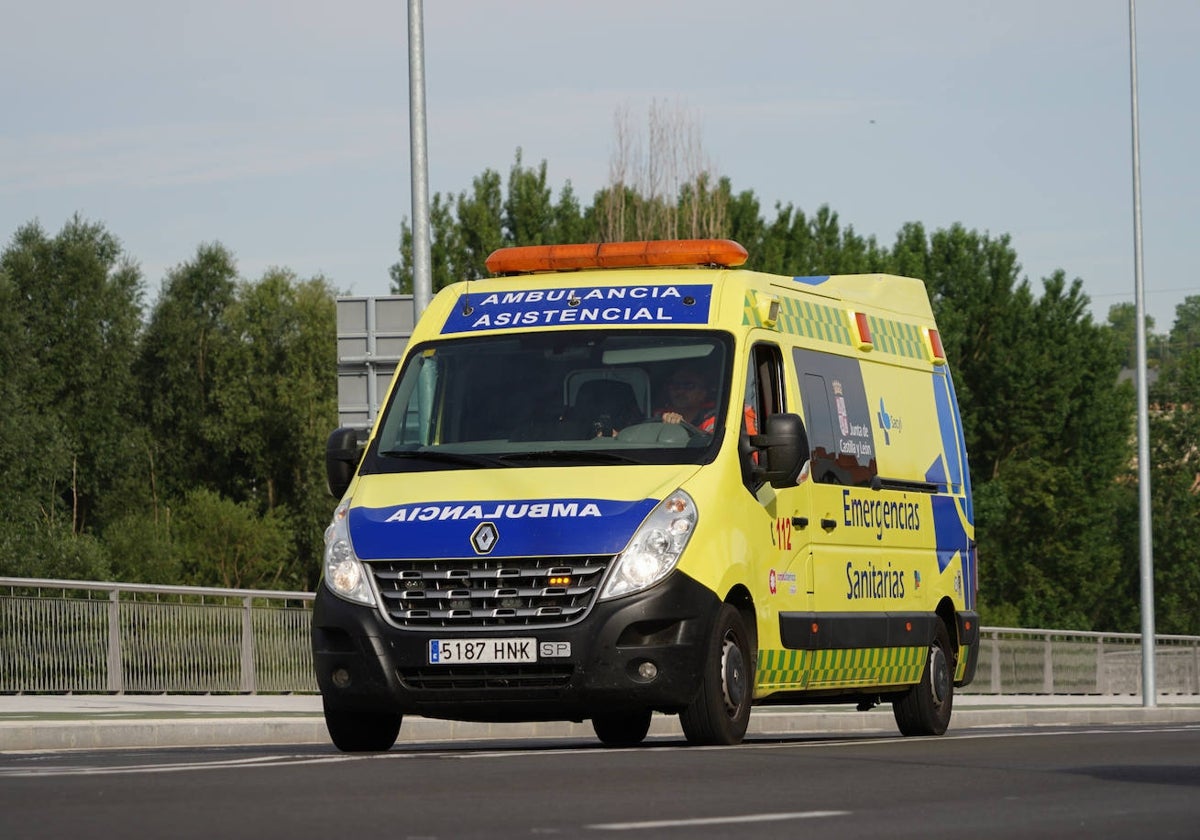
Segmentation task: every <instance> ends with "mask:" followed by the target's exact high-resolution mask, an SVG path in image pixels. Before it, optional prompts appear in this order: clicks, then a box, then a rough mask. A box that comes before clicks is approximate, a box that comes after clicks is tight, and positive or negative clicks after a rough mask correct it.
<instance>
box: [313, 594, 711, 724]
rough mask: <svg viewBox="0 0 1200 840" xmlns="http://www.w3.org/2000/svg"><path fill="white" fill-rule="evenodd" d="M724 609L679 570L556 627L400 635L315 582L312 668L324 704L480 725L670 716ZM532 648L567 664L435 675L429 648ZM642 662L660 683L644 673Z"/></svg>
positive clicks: (547, 661) (460, 668)
mask: <svg viewBox="0 0 1200 840" xmlns="http://www.w3.org/2000/svg"><path fill="white" fill-rule="evenodd" d="M719 606H720V600H719V599H718V598H717V596H716V594H714V593H713V592H712V591H711V590H709V589H708V588H706V587H704V586H702V585H701V584H699V583H697V582H696V581H694V580H692V579H691V578H689V577H688V576H686V575H684V574H682V573H681V572H675V573H673V574H672V575H670V576H669V577H668V578H667V579H666V580H665V581H663V582H662V583H660V584H658V585H657V586H655V587H653V588H651V589H650V590H648V591H646V592H642V593H638V594H636V595H631V596H628V597H624V598H618V599H615V600H612V601H602V602H597V603H596V604H594V605H593V606H592V608H591V610H590V611H589V612H588V614H587V615H586V617H585V618H583V619H582V620H581V621H579V622H577V623H575V624H571V625H568V626H559V627H525V626H509V627H486V628H484V627H480V628H475V629H473V630H458V629H456V630H454V631H449V630H410V629H404V630H401V629H398V628H396V627H393V626H392V625H390V624H389V623H388V622H387V621H385V620H384V618H383V616H382V615H381V614H380V611H379V610H378V609H377V608H375V607H365V606H359V605H355V604H351V603H348V602H346V601H343V600H342V599H340V598H338V597H337V596H335V595H333V594H332V593H331V592H329V590H328V589H327V588H326V587H325V586H324V585H323V584H322V585H321V586H320V587H319V588H318V592H317V598H316V603H315V605H314V608H313V624H312V642H313V665H314V667H315V669H316V675H317V683H318V685H319V686H320V688H321V695H322V697H323V699H324V703H325V706H326V707H327V708H331V709H347V710H362V711H392V712H401V713H404V714H417V715H421V716H424V717H431V718H448V719H453V720H475V721H518V720H584V719H587V718H590V717H592V716H594V715H595V714H598V713H601V712H605V713H612V712H614V711H620V710H622V709H646V708H650V709H655V710H658V711H663V712H676V711H678V710H680V709H681V708H683V707H684V706H686V705H687V704H688V703H690V702H691V700H692V698H693V697H694V696H695V694H696V691H697V690H698V688H699V685H700V678H701V674H702V668H703V663H704V658H705V655H706V650H705V646H706V640H707V639H708V637H709V631H710V630H711V626H712V622H713V620H714V619H715V617H716V614H717V608H718V607H719ZM489 636H494V637H497V638H508V637H523V638H530V637H532V638H536V639H537V641H538V642H539V644H540V643H555V642H558V643H561V642H567V643H570V651H571V653H570V656H568V657H555V658H541V657H539V661H538V662H537V663H535V664H521V665H500V664H497V665H473V664H467V665H453V666H451V665H430V664H428V649H429V640H430V639H433V638H440V639H446V638H454V637H463V638H487V637H489ZM645 662H652V663H654V665H655V667H656V668H657V675H656V676H655V677H654V678H653V679H646V678H645V677H643V676H641V675H640V674H639V667H640V666H641V665H642V664H643V663H645Z"/></svg>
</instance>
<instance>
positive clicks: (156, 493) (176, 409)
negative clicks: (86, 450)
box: [137, 243, 237, 511]
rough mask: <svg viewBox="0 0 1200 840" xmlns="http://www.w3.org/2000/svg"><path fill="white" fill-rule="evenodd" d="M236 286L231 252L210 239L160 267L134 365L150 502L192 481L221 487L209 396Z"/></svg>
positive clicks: (228, 468)
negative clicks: (147, 435)
mask: <svg viewBox="0 0 1200 840" xmlns="http://www.w3.org/2000/svg"><path fill="white" fill-rule="evenodd" d="M236 292H237V266H236V264H235V262H234V258H233V255H232V254H231V253H230V252H229V251H228V250H226V249H225V248H224V247H223V246H221V245H220V244H217V243H212V244H204V245H201V246H200V247H199V248H197V249H196V256H195V258H194V259H192V260H191V261H190V262H187V263H183V264H181V265H178V266H176V267H175V268H173V269H172V270H171V271H170V272H168V274H167V278H166V280H165V281H164V282H163V286H162V290H161V293H160V294H159V297H158V300H157V302H156V303H155V305H154V307H153V310H152V311H151V314H150V319H149V323H148V324H147V326H146V332H145V336H144V339H143V341H142V346H141V353H140V356H139V360H138V365H137V373H138V379H139V382H140V390H141V393H142V401H141V402H142V406H143V407H144V408H143V412H144V417H145V420H146V423H147V425H148V426H149V428H150V429H151V432H152V435H151V439H152V440H153V447H152V451H153V453H154V455H155V464H154V470H153V472H152V488H153V497H154V499H153V505H154V510H155V511H157V509H158V505H159V501H160V499H161V498H163V497H164V496H165V497H182V496H183V495H184V494H185V493H187V492H188V491H189V490H191V489H192V488H194V487H198V486H200V487H204V486H207V487H211V488H213V489H219V488H221V487H222V486H223V482H222V479H221V478H220V477H221V476H224V475H228V474H229V473H230V472H232V471H234V470H235V465H234V464H233V463H231V462H230V461H229V460H228V457H227V450H226V448H225V447H222V446H219V445H218V440H217V435H218V433H219V424H216V423H215V422H214V420H215V418H216V417H217V415H218V414H219V406H218V404H217V401H216V397H215V388H216V383H217V381H218V377H219V374H220V372H219V370H218V362H217V360H218V358H220V356H221V354H222V352H223V350H222V342H224V341H226V340H227V339H228V336H227V334H226V332H225V331H224V324H225V319H226V314H227V312H228V310H229V308H230V307H231V306H232V305H233V303H234V300H235V296H236Z"/></svg>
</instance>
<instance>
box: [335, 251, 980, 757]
mask: <svg viewBox="0 0 1200 840" xmlns="http://www.w3.org/2000/svg"><path fill="white" fill-rule="evenodd" d="M746 259H747V252H746V250H745V249H744V248H743V247H742V246H741V245H739V244H737V243H736V242H732V241H729V240H671V241H654V242H620V243H603V244H583V245H549V246H534V247H519V248H505V249H501V250H498V251H496V252H494V253H493V254H492V255H491V256H490V257H489V258H488V260H487V266H488V269H489V271H490V272H492V274H493V275H495V276H493V277H491V278H488V279H483V280H473V281H469V282H460V283H457V284H455V285H452V286H450V287H447V288H446V289H443V290H442V291H441V292H440V293H439V294H438V295H437V296H436V297H435V298H434V300H433V301H432V303H431V304H430V306H429V308H428V309H427V310H426V311H425V312H424V314H423V315H422V316H421V318H420V321H419V323H418V324H417V325H416V327H415V328H414V331H413V334H412V337H411V339H410V341H409V344H408V346H407V349H406V351H405V356H404V358H403V360H402V362H401V364H400V365H399V366H398V367H397V370H396V374H395V376H394V378H393V380H392V383H391V385H390V387H389V390H388V394H387V396H386V399H385V402H384V404H383V407H382V409H381V411H380V414H379V418H378V419H377V421H376V423H375V425H374V428H373V429H372V430H371V432H370V434H369V437H368V439H367V441H366V443H365V448H364V447H362V446H361V445H359V444H358V442H357V440H356V433H355V431H354V430H353V429H348V428H347V429H339V430H337V431H335V432H334V433H333V434H332V435H331V436H330V438H329V442H328V446H327V451H326V467H327V474H328V480H329V486H330V489H331V491H332V492H333V494H334V495H335V496H336V497H337V498H339V499H340V502H339V504H338V505H337V508H336V510H335V513H334V515H333V520H332V523H331V524H330V525H329V527H328V529H327V531H326V534H325V554H324V572H323V578H322V583H321V585H320V586H319V591H318V593H317V597H316V602H315V605H314V610H313V617H312V644H313V658H314V665H315V669H316V676H317V681H318V683H319V686H320V690H321V696H322V702H323V706H324V714H325V721H326V724H327V727H328V730H329V734H330V737H331V738H332V740H333V743H334V744H335V745H336V746H337V747H338V748H339V749H341V750H343V751H379V750H387V749H390V748H391V747H392V746H393V745H394V743H395V741H396V739H397V737H398V735H399V730H400V726H401V722H402V720H403V717H404V715H420V716H423V717H430V718H442V719H450V720H463V721H489V722H504V721H577V722H582V721H590V722H591V725H592V728H593V730H594V731H595V734H596V736H597V737H598V738H599V740H600V741H601V742H602V743H604V744H606V745H610V746H623V747H628V746H634V745H637V744H639V743H641V742H642V741H643V739H644V738H645V737H646V735H647V733H648V731H649V728H650V724H651V720H652V715H653V714H654V713H655V712H658V713H661V714H663V715H678V718H679V722H680V725H681V727H682V731H683V734H684V736H685V737H686V739H687V741H688V742H689V743H692V744H722V745H729V744H736V743H739V742H740V741H741V740H742V739H743V737H744V736H745V733H746V731H747V725H748V721H749V717H750V712H751V708H752V707H753V706H756V705H759V706H765V705H771V704H788V705H796V704H812V703H820V704H831V703H839V704H840V703H846V704H852V705H855V706H857V708H858V709H859V710H861V711H864V712H865V711H868V710H870V709H872V708H873V707H875V706H877V705H880V704H891V706H892V710H893V713H894V717H895V721H896V724H897V725H898V728H899V731H900V732H901V733H903V734H904V735H940V734H942V733H943V732H945V730H946V728H947V726H948V724H949V722H950V716H951V710H952V707H953V703H954V689H955V688H956V687H961V686H963V685H966V684H967V683H969V682H970V681H971V679H972V677H973V675H974V672H975V667H976V662H977V660H978V655H979V617H978V614H977V612H976V606H975V604H976V600H975V599H976V584H977V566H976V558H977V552H976V545H975V540H974V515H973V511H972V504H971V481H970V475H969V472H968V467H967V453H966V451H965V447H964V443H963V429H962V421H961V419H960V416H959V410H958V405H957V402H956V399H955V393H954V385H953V382H952V380H951V376H950V370H949V367H948V365H947V360H946V355H945V352H944V350H943V347H942V341H941V338H940V336H939V333H938V328H937V325H936V324H935V323H934V318H933V312H932V310H931V308H930V303H929V298H928V295H927V293H926V291H925V287H924V284H923V283H922V282H921V281H919V280H915V279H911V278H905V277H895V276H887V275H881V274H864V275H841V276H818V277H788V276H777V275H773V274H765V273H760V272H755V271H750V270H746V269H743V268H739V266H742V265H744V263H745V261H746ZM681 377H683V378H682V379H681ZM685 388H692V389H695V390H696V391H697V393H696V394H693V395H692V402H693V403H699V407H700V409H701V411H700V412H699V413H698V414H687V415H685V414H684V412H683V411H680V410H672V407H673V406H676V405H677V404H678V402H679V400H678V399H675V398H676V397H679V396H681V395H679V394H673V393H672V391H679V390H682V389H685Z"/></svg>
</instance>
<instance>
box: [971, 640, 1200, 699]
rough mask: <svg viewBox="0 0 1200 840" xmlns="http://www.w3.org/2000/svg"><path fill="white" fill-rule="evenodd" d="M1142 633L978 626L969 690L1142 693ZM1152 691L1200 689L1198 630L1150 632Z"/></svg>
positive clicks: (1110, 693)
mask: <svg viewBox="0 0 1200 840" xmlns="http://www.w3.org/2000/svg"><path fill="white" fill-rule="evenodd" d="M1141 644H1142V637H1141V636H1140V635H1139V634H1137V633H1095V632H1088V631H1083V630H1029V629H1022V628H1016V627H982V628H980V646H979V666H978V668H977V669H976V671H975V680H974V681H973V682H972V683H971V684H970V685H969V686H967V687H966V688H964V689H962V690H963V691H964V692H966V693H969V694H1097V695H1107V696H1112V695H1122V694H1135V695H1140V694H1141V693H1142V650H1141ZM1154 667H1155V672H1156V676H1155V693H1156V694H1189V695H1198V694H1200V636H1169V635H1156V636H1155V637H1154Z"/></svg>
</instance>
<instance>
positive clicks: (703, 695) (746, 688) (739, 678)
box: [679, 604, 754, 745]
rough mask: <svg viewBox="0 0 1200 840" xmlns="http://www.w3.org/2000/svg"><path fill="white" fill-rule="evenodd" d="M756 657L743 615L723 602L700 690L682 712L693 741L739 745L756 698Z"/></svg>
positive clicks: (711, 638) (683, 720)
mask: <svg viewBox="0 0 1200 840" xmlns="http://www.w3.org/2000/svg"><path fill="white" fill-rule="evenodd" d="M753 661H754V660H753V659H752V658H751V652H750V637H749V634H748V633H747V632H746V623H745V622H744V621H743V620H742V615H741V613H739V612H738V611H737V610H736V609H734V608H733V607H731V606H730V605H729V604H722V605H721V609H720V611H719V612H718V613H717V620H716V621H715V622H714V623H713V629H712V633H711V635H710V636H709V644H708V653H707V655H706V657H705V660H704V676H703V678H702V679H701V681H700V690H699V691H698V692H697V693H696V697H695V699H694V700H692V702H691V703H690V704H689V705H688V707H687V708H686V709H684V710H683V711H682V712H680V713H679V722H680V723H681V724H682V725H683V734H684V735H685V736H686V737H687V740H688V743H690V744H725V745H728V744H737V743H740V742H741V740H742V738H744V737H745V735H746V726H747V725H748V724H749V723H750V704H751V701H752V699H753V693H754V685H753V678H754V673H753Z"/></svg>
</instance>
